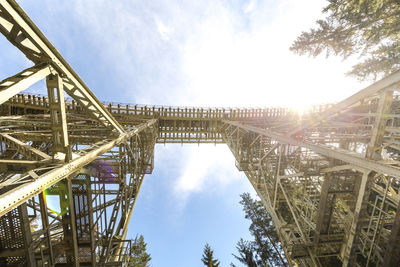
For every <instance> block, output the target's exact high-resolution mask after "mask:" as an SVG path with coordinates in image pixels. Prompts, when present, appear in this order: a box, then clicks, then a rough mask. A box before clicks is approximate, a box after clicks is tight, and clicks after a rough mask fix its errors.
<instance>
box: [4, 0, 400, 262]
mask: <svg viewBox="0 0 400 267" xmlns="http://www.w3.org/2000/svg"><path fill="white" fill-rule="evenodd" d="M0 31H1V33H2V34H3V35H4V36H5V37H6V38H7V39H8V40H9V41H10V42H11V43H12V44H13V45H15V46H16V47H17V48H18V49H19V50H20V51H21V52H22V53H24V54H25V55H26V57H27V58H28V59H30V60H31V61H32V62H33V67H31V68H28V69H26V70H23V71H21V72H20V73H17V74H16V75H14V76H12V77H10V78H7V79H5V80H3V81H2V82H0V104H1V106H0V112H1V117H0V265H1V266H130V265H131V264H130V257H129V255H130V254H131V252H132V251H131V250H132V243H131V241H130V240H126V234H127V229H128V224H129V220H130V218H131V216H132V212H133V208H134V205H135V202H136V199H137V196H138V193H139V191H140V186H141V184H142V182H143V178H144V175H145V174H150V173H151V172H152V170H153V157H154V153H153V151H154V146H155V144H157V143H163V144H165V143H196V144H200V143H224V144H227V145H228V146H229V148H230V149H231V151H232V153H233V155H234V156H235V159H236V166H237V168H238V169H239V170H240V171H243V172H244V173H245V174H246V176H247V178H248V180H249V181H250V183H251V184H252V185H253V187H254V189H255V190H256V192H257V193H258V195H259V197H260V198H261V200H262V202H263V204H264V205H265V207H266V209H267V210H268V212H269V214H270V215H271V217H272V219H273V222H274V224H275V226H276V230H277V233H278V236H279V239H280V242H281V245H282V248H283V250H284V255H285V256H286V258H287V261H288V264H289V265H290V266H293V265H294V264H298V265H299V266H326V265H327V264H328V262H332V259H335V260H337V261H341V262H342V263H343V266H366V265H367V266H368V265H369V266H397V265H398V264H399V255H400V248H399V246H400V233H399V229H400V210H399V209H400V195H399V187H400V162H399V153H400V140H399V139H400V127H399V126H400V101H399V99H398V90H399V85H400V73H399V72H397V73H394V74H392V75H391V76H389V77H386V78H384V79H382V80H381V81H379V82H376V83H374V84H372V85H371V86H369V87H367V88H365V89H363V90H361V91H360V92H358V93H356V94H354V95H352V96H350V97H349V98H347V99H345V100H343V101H342V102H339V103H337V104H334V105H324V106H317V107H314V108H313V109H311V110H309V111H308V112H307V113H305V114H303V115H299V114H297V113H295V112H292V111H290V110H288V109H284V108H263V109H238V108H189V107H163V106H143V105H122V104H105V103H101V102H100V101H99V100H98V99H97V98H96V97H95V95H94V94H93V93H92V92H91V91H90V90H89V88H88V87H87V86H86V85H85V83H84V82H83V81H82V79H81V78H80V77H79V76H78V75H77V74H76V73H75V72H74V70H73V69H72V68H71V67H70V66H69V65H68V63H67V62H66V61H65V60H64V59H63V58H62V56H61V55H60V54H59V53H58V52H57V50H56V49H55V48H54V47H53V46H52V45H51V43H50V42H49V41H48V40H47V39H46V38H45V37H44V36H43V34H42V33H41V32H40V31H39V30H38V29H37V27H36V26H35V25H34V23H33V22H32V21H31V20H30V19H29V17H28V16H27V15H26V14H25V13H24V12H23V10H22V9H21V8H20V7H19V6H18V5H17V4H16V2H15V1H13V0H0ZM0 56H1V55H0ZM41 79H46V85H47V92H48V95H47V96H35V95H29V94H20V93H21V92H22V91H23V90H25V89H27V88H29V86H31V85H32V84H34V83H35V82H37V81H39V80H41ZM64 93H66V94H68V96H69V97H70V99H69V100H66V98H65V97H64ZM199 164H200V163H199ZM49 196H53V197H52V198H53V199H54V197H57V199H58V200H59V206H60V210H59V211H57V212H56V211H54V210H52V209H50V208H49V207H48V206H47V201H46V199H48V198H49Z"/></svg>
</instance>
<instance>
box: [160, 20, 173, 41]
mask: <svg viewBox="0 0 400 267" xmlns="http://www.w3.org/2000/svg"><path fill="white" fill-rule="evenodd" d="M156 24H157V30H158V32H159V33H160V36H161V39H163V40H164V41H168V40H169V39H170V37H171V33H172V32H173V30H174V29H173V28H172V27H168V26H166V25H165V24H164V23H163V22H162V21H161V20H159V19H156Z"/></svg>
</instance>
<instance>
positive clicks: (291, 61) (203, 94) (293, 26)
mask: <svg viewBox="0 0 400 267" xmlns="http://www.w3.org/2000/svg"><path fill="white" fill-rule="evenodd" d="M214 7H215V8H214V12H210V13H209V14H208V16H207V17H206V18H205V19H204V21H203V22H202V23H201V26H200V27H199V30H198V31H197V32H195V33H194V34H193V35H191V36H190V37H189V38H188V40H187V42H186V43H185V45H184V49H183V51H184V56H183V67H182V70H183V71H184V74H185V77H186V79H187V88H190V90H191V91H192V92H193V96H192V98H193V99H196V101H197V102H198V103H200V104H203V105H212V106H221V105H233V106H244V105H246V106H295V107H299V108H301V107H305V106H307V105H310V104H317V103H321V102H330V101H332V100H333V101H337V100H340V99H342V98H344V97H345V96H348V95H349V94H350V93H351V92H355V91H356V90H357V89H359V88H360V85H359V84H358V83H357V81H355V80H354V79H352V78H348V77H344V75H343V73H344V72H345V70H346V69H349V67H350V64H351V63H352V62H349V61H347V62H344V63H343V62H342V61H341V60H340V59H338V58H330V59H325V58H317V59H310V58H306V57H300V56H297V55H294V54H293V53H292V52H290V51H289V47H290V45H291V43H292V42H293V40H294V39H295V37H296V36H297V35H298V34H299V33H300V32H301V31H302V30H307V29H309V28H310V26H311V25H312V24H313V23H314V21H315V19H317V18H318V17H320V16H321V15H320V10H321V1H316V0H315V1H312V3H309V4H307V5H304V3H301V2H299V1H294V0H293V1H283V2H282V3H280V4H279V5H278V6H275V7H274V6H270V5H268V3H267V2H265V3H264V4H263V5H260V6H259V7H257V9H256V10H254V12H253V13H252V14H251V15H250V18H249V21H246V22H244V23H245V24H246V25H245V27H240V25H239V26H238V21H241V20H243V19H242V18H241V15H238V14H237V13H235V12H233V11H232V10H230V9H228V8H227V7H225V6H223V5H218V4H216V5H215V6H214ZM267 13H272V14H274V15H273V16H271V17H269V18H268V17H266V16H265V14H267Z"/></svg>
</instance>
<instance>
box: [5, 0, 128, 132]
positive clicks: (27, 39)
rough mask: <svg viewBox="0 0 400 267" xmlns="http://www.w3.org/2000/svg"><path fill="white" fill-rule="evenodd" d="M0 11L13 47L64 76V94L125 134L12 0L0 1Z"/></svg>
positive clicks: (107, 124) (6, 34) (7, 36)
mask: <svg viewBox="0 0 400 267" xmlns="http://www.w3.org/2000/svg"><path fill="white" fill-rule="evenodd" d="M0 10H1V13H0V14H1V16H0V31H1V32H2V33H3V35H5V37H6V38H7V39H8V40H9V41H10V42H11V43H12V44H13V45H15V46H16V47H17V48H18V49H20V50H21V52H23V53H24V54H25V55H26V56H27V58H28V59H30V60H32V61H33V62H35V63H36V64H40V63H43V62H47V63H49V64H50V65H51V66H52V67H53V68H54V69H55V70H57V72H58V73H59V74H60V75H62V76H63V81H64V83H65V90H66V91H67V93H68V94H69V95H70V96H71V97H72V98H73V99H75V100H76V101H77V102H78V103H80V104H81V105H82V106H83V107H84V108H85V109H86V112H88V113H89V114H91V115H92V116H93V117H94V118H96V119H98V120H99V121H100V122H101V123H102V124H104V125H105V126H108V127H112V128H113V129H115V130H117V132H118V133H123V132H124V130H123V128H122V126H121V125H120V124H119V123H118V122H117V121H116V119H115V118H114V117H113V116H112V115H111V114H110V112H108V111H107V109H106V108H105V107H104V105H103V104H102V103H101V102H100V101H99V100H98V99H97V98H96V96H95V95H94V94H93V93H92V92H91V91H90V90H89V88H88V87H87V85H86V84H85V83H84V82H83V81H82V79H81V78H80V77H79V75H78V74H76V73H75V71H74V70H73V69H72V67H71V66H70V65H69V64H68V63H67V62H66V61H65V59H64V58H63V57H62V56H61V55H60V53H59V52H58V51H57V49H55V48H54V46H53V45H52V44H51V43H50V42H49V41H48V40H47V38H46V37H45V36H44V35H43V34H42V32H41V31H40V30H39V29H38V28H37V27H36V25H35V24H34V23H33V22H32V21H31V20H30V18H29V17H28V16H27V15H26V14H25V12H24V11H23V10H22V8H21V7H20V6H19V5H18V4H17V3H16V2H15V1H14V0H0Z"/></svg>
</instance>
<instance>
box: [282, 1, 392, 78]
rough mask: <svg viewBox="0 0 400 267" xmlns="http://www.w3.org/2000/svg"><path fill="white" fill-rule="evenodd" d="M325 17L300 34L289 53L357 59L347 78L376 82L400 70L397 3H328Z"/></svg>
mask: <svg viewBox="0 0 400 267" xmlns="http://www.w3.org/2000/svg"><path fill="white" fill-rule="evenodd" d="M328 2H329V3H328V5H327V6H326V7H325V8H324V9H323V12H324V13H325V14H326V15H327V16H326V17H325V18H324V19H321V20H318V21H317V27H316V28H313V29H310V30H309V31H308V32H303V33H302V34H301V35H300V36H299V37H297V39H296V40H295V41H294V42H293V44H292V46H291V48H290V50H292V51H294V52H295V53H297V54H299V55H303V54H308V55H310V56H317V55H319V54H321V53H322V52H324V51H325V52H326V56H330V55H337V56H341V57H343V58H344V59H346V58H348V57H349V56H352V55H357V56H359V59H360V60H361V62H360V63H358V64H356V65H354V66H353V68H352V70H351V71H349V72H348V73H347V74H349V75H352V76H356V77H357V78H358V79H360V80H363V79H366V78H372V79H377V78H380V77H381V76H384V75H388V74H390V73H392V72H394V71H396V70H398V69H400V4H399V1H398V0H368V1H366V0H328Z"/></svg>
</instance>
